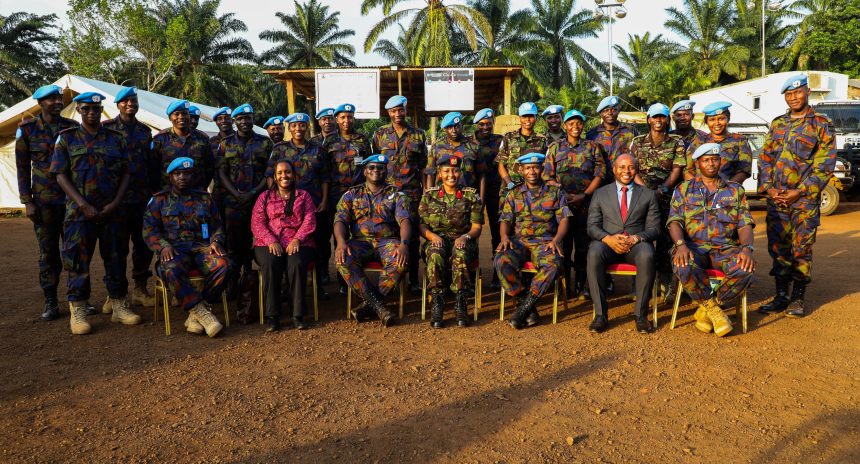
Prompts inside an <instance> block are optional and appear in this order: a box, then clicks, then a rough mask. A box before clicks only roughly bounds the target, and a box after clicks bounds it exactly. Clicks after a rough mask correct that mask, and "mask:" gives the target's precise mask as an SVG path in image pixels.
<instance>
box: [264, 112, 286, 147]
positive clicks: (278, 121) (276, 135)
mask: <svg viewBox="0 0 860 464" xmlns="http://www.w3.org/2000/svg"><path fill="white" fill-rule="evenodd" d="M263 129H265V130H266V133H267V134H269V140H271V141H272V144H273V145H274V144H278V143H281V142H283V141H284V117H283V116H272V117H271V118H269V119H267V120H266V122H265V123H263Z"/></svg>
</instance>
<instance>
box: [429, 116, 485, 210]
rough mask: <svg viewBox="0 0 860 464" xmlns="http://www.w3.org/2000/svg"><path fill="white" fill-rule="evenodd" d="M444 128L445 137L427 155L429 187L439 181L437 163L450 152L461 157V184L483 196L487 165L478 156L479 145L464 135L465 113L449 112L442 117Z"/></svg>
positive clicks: (459, 167)
mask: <svg viewBox="0 0 860 464" xmlns="http://www.w3.org/2000/svg"><path fill="white" fill-rule="evenodd" d="M441 127H442V130H444V131H445V137H444V138H441V139H439V140H437V141H436V142H435V143H434V144H433V146H432V147H431V148H430V156H428V157H427V169H425V170H424V173H425V174H427V188H431V187H435V186H436V184H437V183H438V182H437V179H436V178H437V172H438V170H437V163H438V161H439V160H440V159H442V157H443V156H445V155H446V154H450V155H453V156H457V157H459V158H460V164H458V166H457V168H458V170H459V173H460V176H459V177H460V184H461V185H462V186H464V187H471V188H473V189H475V191H476V192H479V193H480V196H481V198H483V196H484V194H485V193H486V191H485V190H486V180H485V177H484V173H485V172H486V171H487V167H486V165H485V164H484V160H483V159H481V158H480V157H479V156H478V145H477V144H476V143H475V142H474V141H473V140H472V139H470V138H468V137H466V136H465V135H463V115H462V114H460V113H457V112H452V113H448V114H446V115H445V117H444V118H442V124H441Z"/></svg>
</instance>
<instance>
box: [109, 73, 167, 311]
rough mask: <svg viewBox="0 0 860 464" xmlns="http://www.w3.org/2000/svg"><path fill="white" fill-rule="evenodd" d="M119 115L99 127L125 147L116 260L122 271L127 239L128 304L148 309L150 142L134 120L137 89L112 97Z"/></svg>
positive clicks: (147, 132) (143, 126) (149, 133)
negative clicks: (125, 188)
mask: <svg viewBox="0 0 860 464" xmlns="http://www.w3.org/2000/svg"><path fill="white" fill-rule="evenodd" d="M114 102H116V107H117V109H118V110H119V115H118V116H117V117H115V118H113V119H108V120H107V121H105V122H103V123H102V125H103V126H104V127H106V128H108V129H113V130H115V131H117V132H121V133H122V134H123V135H124V136H125V145H126V148H127V149H128V171H129V173H130V174H131V180H130V181H129V184H128V191H127V192H126V194H125V201H124V202H123V205H122V206H123V209H124V214H123V217H124V219H125V225H124V227H123V231H124V232H125V233H126V236H125V237H124V238H122V239H121V240H120V257H121V258H122V262H123V269H125V263H126V261H127V260H128V252H129V245H128V243H129V239H131V243H132V244H133V245H134V249H133V251H132V254H131V263H132V265H131V277H132V280H134V290H132V294H131V300H132V303H133V304H134V303H137V304H139V305H141V306H152V305H153V304H155V301H154V299H153V297H152V294H151V293H149V290H148V289H147V287H146V283H147V280H148V279H149V277H150V276H151V275H152V273H151V272H150V271H149V267H150V265H151V264H152V251H151V250H150V249H149V247H147V246H146V242H144V241H143V235H142V233H141V231H142V230H143V212H144V210H145V209H146V202H148V201H149V199H150V197H151V196H152V192H151V191H150V190H149V175H148V172H147V169H148V168H149V166H151V164H152V163H151V162H150V153H149V146H150V144H151V143H152V131H151V130H150V129H149V126H147V125H146V124H144V123H142V122H140V121H138V120H137V118H136V117H135V115H136V114H137V111H138V108H139V105H138V101H137V88H136V87H125V88H123V89H122V90H120V91H119V92H118V93H117V94H116V96H115V97H114ZM110 310H111V307H110V305H105V306H103V307H102V312H105V313H109V312H110Z"/></svg>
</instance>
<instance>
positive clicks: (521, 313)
mask: <svg viewBox="0 0 860 464" xmlns="http://www.w3.org/2000/svg"><path fill="white" fill-rule="evenodd" d="M544 161H545V157H544V155H542V154H540V153H526V154H524V155H522V156H520V157H519V158H518V159H517V160H516V162H517V163H519V166H520V174H521V175H522V176H523V177H524V179H525V182H524V183H523V184H522V185H518V186H516V187H514V188H513V189H512V190H511V191H510V192H508V194H507V196H505V200H504V202H503V203H502V211H501V213H500V220H501V226H502V230H501V234H502V241H501V243H500V244H499V248H498V249H497V250H496V256H495V258H494V259H493V267H495V269H496V272H497V273H498V274H499V278H500V280H501V281H502V287H504V289H505V291H506V292H507V293H509V294H510V295H511V296H518V295H520V294H521V293H522V292H523V291H525V292H526V295H525V296H524V297H522V298H521V299H520V304H519V306H518V307H517V310H516V312H515V313H514V315H513V316H512V317H511V319H510V321H509V323H510V325H511V327H514V328H515V329H522V328H523V327H524V326H532V325H535V324H537V323H538V322H539V321H540V320H539V315H538V312H537V310H536V309H535V305H536V303H537V301H538V299H539V298H540V297H541V296H542V295H543V294H544V292H546V290H547V289H548V288H549V286H550V285H552V283H553V282H554V281H555V279H556V277H557V276H558V274H559V273H560V272H562V271H563V270H564V267H563V266H564V259H563V257H562V256H563V254H564V251H563V249H562V241H563V240H564V236H565V235H567V230H568V218H569V217H570V216H571V215H572V214H571V212H570V209H568V207H567V199H566V198H565V195H564V191H563V190H562V189H561V188H560V187H558V186H556V185H551V184H548V183H546V182H544V181H543V179H542V178H541V175H542V174H543V163H544ZM527 262H531V263H533V264H534V266H535V268H536V269H537V271H538V272H537V274H536V275H535V276H534V278H533V279H532V282H531V286H530V287H529V288H525V287H524V286H523V284H522V281H521V275H520V270H521V269H522V267H523V265H524V264H525V263H527Z"/></svg>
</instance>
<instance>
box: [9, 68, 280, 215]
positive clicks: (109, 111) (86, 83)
mask: <svg viewBox="0 0 860 464" xmlns="http://www.w3.org/2000/svg"><path fill="white" fill-rule="evenodd" d="M54 84H56V85H58V86H60V87H62V88H63V89H64V100H65V101H66V108H65V109H64V110H63V113H62V114H63V116H65V117H67V118H72V119H77V120H78V121H80V119H81V118H80V115H79V114H77V113H76V112H75V107H74V105H73V104H72V98H74V97H75V96H77V95H78V94H81V93H84V92H98V93H100V94H102V95H105V96H107V97H108V98H107V101H106V102H105V106H104V115H103V119H107V118H113V117H116V115H117V108H116V105H115V104H113V97H114V96H115V95H116V94H117V92H119V91H120V90H121V89H122V88H123V86H120V85H116V84H110V83H108V82H102V81H97V80H95V79H88V78H86V77H81V76H75V75H73V74H66V75H65V76H63V77H61V78H60V79H58V80H57V81H56V82H54ZM174 100H176V99H175V98H173V97H168V96H166V95H160V94H157V93H152V92H147V91H145V90H139V91H138V101H139V102H140V110H139V111H138V113H137V119H138V120H139V121H140V122H142V123H144V124H146V125H147V126H149V127H151V128H152V130H153V134H154V133H155V132H158V131H159V130H161V129H166V128H168V127H170V126H171V124H170V120H169V119H168V118H167V115H165V114H164V111H165V109H166V108H167V105H169V104H170V102H172V101H174ZM193 104H194V105H195V106H197V107H198V108H200V111H201V113H202V115H201V117H200V124H199V126H198V127H197V128H198V129H199V130H202V131H203V132H206V133H207V134H209V135H214V134H216V133H218V127H217V126H216V125H215V123H213V122H212V114H213V113H214V112H215V111H217V110H218V109H217V108H214V107H211V106H207V105H202V104H199V103H193ZM38 113H39V105H38V103H36V100H33V99H32V98H27V99H25V100H23V101H21V102H18V104H16V105H14V106H12V107H10V108H8V109H6V110H5V111H3V112H2V113H0V208H23V205H22V204H21V202H20V201H19V200H18V177H17V169H16V168H15V131H16V130H17V128H18V123H20V122H21V121H23V120H25V119H29V118H32V117H34V116H36V115H37V114H38ZM254 130H255V131H257V132H259V133H261V134H265V133H266V132H265V131H264V130H263V129H262V128H259V127H254Z"/></svg>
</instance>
